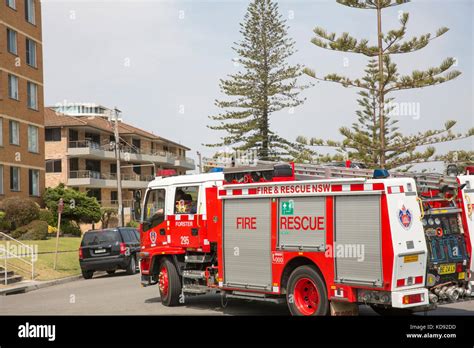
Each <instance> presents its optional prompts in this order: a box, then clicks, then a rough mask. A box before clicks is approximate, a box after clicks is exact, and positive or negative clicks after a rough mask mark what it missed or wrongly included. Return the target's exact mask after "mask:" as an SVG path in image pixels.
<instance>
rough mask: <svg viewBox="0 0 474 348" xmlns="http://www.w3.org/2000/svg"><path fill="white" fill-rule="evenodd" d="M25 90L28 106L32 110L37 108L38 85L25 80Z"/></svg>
mask: <svg viewBox="0 0 474 348" xmlns="http://www.w3.org/2000/svg"><path fill="white" fill-rule="evenodd" d="M26 92H27V99H28V107H29V108H30V109H33V110H38V86H37V85H36V84H35V83H33V82H29V81H28V82H27V84H26Z"/></svg>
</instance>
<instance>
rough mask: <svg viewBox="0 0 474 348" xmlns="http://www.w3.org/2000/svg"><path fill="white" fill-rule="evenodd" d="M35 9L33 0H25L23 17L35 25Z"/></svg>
mask: <svg viewBox="0 0 474 348" xmlns="http://www.w3.org/2000/svg"><path fill="white" fill-rule="evenodd" d="M35 10H36V8H35V0H25V19H26V20H27V21H28V23H30V24H33V25H36V16H35Z"/></svg>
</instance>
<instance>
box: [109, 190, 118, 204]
mask: <svg viewBox="0 0 474 348" xmlns="http://www.w3.org/2000/svg"><path fill="white" fill-rule="evenodd" d="M110 200H111V203H112V204H114V203H116V202H117V201H118V192H117V191H110Z"/></svg>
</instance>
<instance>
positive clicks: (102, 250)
mask: <svg viewBox="0 0 474 348" xmlns="http://www.w3.org/2000/svg"><path fill="white" fill-rule="evenodd" d="M95 253H96V254H102V253H105V249H97V250H95Z"/></svg>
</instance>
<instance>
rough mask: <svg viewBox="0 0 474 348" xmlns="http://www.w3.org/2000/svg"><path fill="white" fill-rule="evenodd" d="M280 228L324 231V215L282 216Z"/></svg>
mask: <svg viewBox="0 0 474 348" xmlns="http://www.w3.org/2000/svg"><path fill="white" fill-rule="evenodd" d="M280 229H281V230H303V231H308V230H310V231H324V216H282V217H280Z"/></svg>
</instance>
